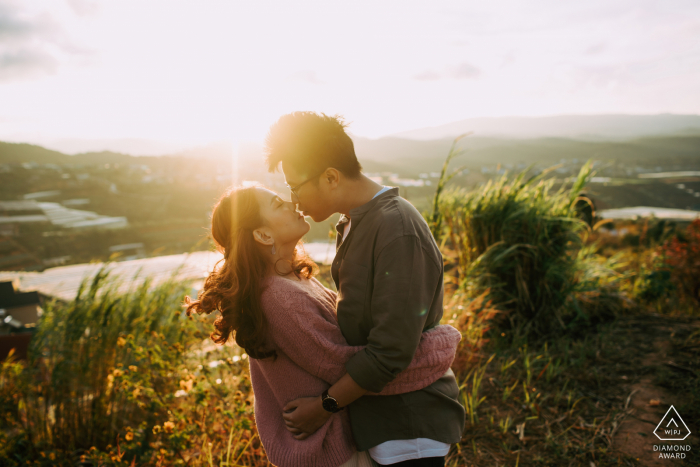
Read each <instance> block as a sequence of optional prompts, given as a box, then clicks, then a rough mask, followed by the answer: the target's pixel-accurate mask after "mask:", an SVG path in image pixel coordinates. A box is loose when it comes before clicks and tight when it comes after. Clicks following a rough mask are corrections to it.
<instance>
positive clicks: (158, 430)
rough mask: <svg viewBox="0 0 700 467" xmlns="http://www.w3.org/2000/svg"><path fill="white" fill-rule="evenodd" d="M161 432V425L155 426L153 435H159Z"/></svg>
mask: <svg viewBox="0 0 700 467" xmlns="http://www.w3.org/2000/svg"><path fill="white" fill-rule="evenodd" d="M160 430H161V427H160V425H156V426H154V427H153V434H154V435H157V434H158V433H160Z"/></svg>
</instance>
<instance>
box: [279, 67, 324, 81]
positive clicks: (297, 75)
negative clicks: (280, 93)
mask: <svg viewBox="0 0 700 467" xmlns="http://www.w3.org/2000/svg"><path fill="white" fill-rule="evenodd" d="M287 81H297V82H302V83H310V84H323V81H321V80H319V79H318V77H317V76H316V72H315V71H313V70H299V71H297V72H294V73H292V74H291V75H289V76H287Z"/></svg>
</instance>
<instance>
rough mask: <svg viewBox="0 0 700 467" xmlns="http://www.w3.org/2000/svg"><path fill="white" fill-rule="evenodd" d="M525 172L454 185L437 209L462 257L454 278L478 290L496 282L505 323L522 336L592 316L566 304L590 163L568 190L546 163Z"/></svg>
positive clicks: (441, 232) (447, 241)
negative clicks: (549, 175)
mask: <svg viewBox="0 0 700 467" xmlns="http://www.w3.org/2000/svg"><path fill="white" fill-rule="evenodd" d="M443 173H444V171H443ZM526 174H527V172H523V173H521V174H519V175H517V176H516V177H514V178H512V179H510V178H508V177H507V176H506V175H504V176H503V177H501V178H500V179H498V180H496V181H494V182H488V183H487V184H486V185H485V186H483V187H481V188H480V189H477V190H474V191H471V192H467V191H465V190H463V189H457V190H447V191H445V192H444V193H442V195H441V197H440V199H439V200H438V201H436V205H437V210H435V211H434V212H433V213H432V219H433V224H434V225H435V226H436V233H437V237H436V238H437V239H438V241H439V242H440V243H441V244H442V247H443V249H444V250H448V251H449V252H450V253H448V256H449V257H451V259H453V260H454V262H455V266H456V267H455V268H454V270H452V271H451V275H452V276H453V281H454V282H455V286H456V287H457V288H458V289H459V290H462V291H465V292H468V293H470V294H472V295H474V294H477V295H478V294H480V293H482V292H483V291H485V290H489V298H490V299H492V300H493V301H494V302H495V303H496V304H497V305H498V306H499V308H500V309H501V310H503V313H501V314H500V315H499V318H501V319H500V320H498V321H497V322H498V325H499V328H500V330H501V331H503V332H506V333H507V334H509V335H512V337H513V338H516V339H517V338H530V337H541V336H545V335H548V334H551V333H553V332H561V331H566V330H569V329H571V328H574V327H576V326H578V325H579V322H580V321H581V318H584V319H585V318H587V317H585V316H582V313H581V312H580V310H579V309H577V308H576V307H565V306H564V305H565V303H566V302H567V300H568V299H569V297H570V296H571V295H572V293H574V291H575V290H576V286H577V282H576V273H577V270H578V258H577V252H578V251H579V249H580V248H581V246H582V237H581V233H582V231H584V230H585V228H586V225H585V223H584V222H583V221H582V220H581V219H579V216H578V212H577V210H576V209H575V204H576V202H577V200H578V194H579V192H580V191H581V189H582V188H583V186H584V185H585V183H586V180H588V178H589V177H590V176H591V174H592V171H591V164H590V163H588V164H585V165H584V166H583V167H582V169H581V172H580V173H579V175H578V177H577V178H576V180H574V181H573V183H572V185H571V187H570V189H569V190H568V191H567V190H565V189H564V186H562V187H561V188H560V189H559V190H558V191H557V192H554V193H552V188H553V184H554V180H553V179H549V180H547V179H545V178H544V176H545V174H546V171H545V172H543V173H542V174H540V175H537V176H534V177H531V178H529V179H526ZM435 219H437V220H435Z"/></svg>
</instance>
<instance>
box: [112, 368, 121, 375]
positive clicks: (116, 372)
mask: <svg viewBox="0 0 700 467" xmlns="http://www.w3.org/2000/svg"><path fill="white" fill-rule="evenodd" d="M112 374H113V375H114V376H115V377H119V376H122V375H123V374H124V372H123V371H122V370H120V369H118V368H116V369H115V370H114V371H112Z"/></svg>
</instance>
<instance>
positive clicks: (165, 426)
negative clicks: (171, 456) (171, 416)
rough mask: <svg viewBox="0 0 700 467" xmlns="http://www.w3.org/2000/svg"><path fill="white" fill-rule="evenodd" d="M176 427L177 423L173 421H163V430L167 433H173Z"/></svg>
mask: <svg viewBox="0 0 700 467" xmlns="http://www.w3.org/2000/svg"><path fill="white" fill-rule="evenodd" d="M174 429H175V424H174V423H173V422H165V423H163V430H164V431H165V432H166V433H172V432H173V430H174Z"/></svg>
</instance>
